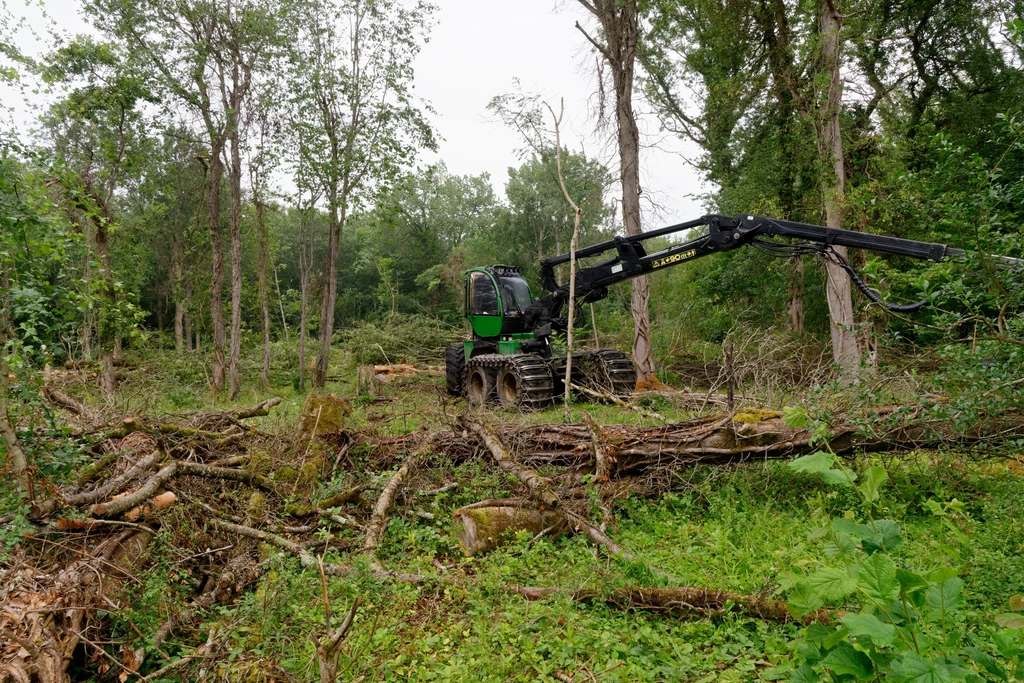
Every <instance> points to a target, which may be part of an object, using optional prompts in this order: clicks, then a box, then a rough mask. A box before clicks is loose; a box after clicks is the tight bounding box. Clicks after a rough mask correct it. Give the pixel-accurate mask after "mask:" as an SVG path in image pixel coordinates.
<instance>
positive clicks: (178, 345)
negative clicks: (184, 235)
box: [171, 235, 185, 353]
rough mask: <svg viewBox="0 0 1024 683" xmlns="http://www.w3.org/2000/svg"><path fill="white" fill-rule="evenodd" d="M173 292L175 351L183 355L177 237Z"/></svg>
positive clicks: (172, 270) (172, 274)
mask: <svg viewBox="0 0 1024 683" xmlns="http://www.w3.org/2000/svg"><path fill="white" fill-rule="evenodd" d="M171 291H172V292H173V293H174V350H175V351H176V352H177V353H181V351H182V348H183V347H184V346H185V327H184V320H183V317H184V315H185V306H184V305H183V304H182V301H181V292H182V288H181V241H180V240H179V239H178V236H177V235H175V237H174V239H173V240H172V241H171Z"/></svg>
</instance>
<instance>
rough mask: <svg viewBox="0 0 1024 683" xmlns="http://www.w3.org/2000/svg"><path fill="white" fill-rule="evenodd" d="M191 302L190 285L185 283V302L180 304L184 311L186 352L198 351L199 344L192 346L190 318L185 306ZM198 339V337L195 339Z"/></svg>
mask: <svg viewBox="0 0 1024 683" xmlns="http://www.w3.org/2000/svg"><path fill="white" fill-rule="evenodd" d="M191 301H192V283H191V282H187V283H185V301H183V302H182V308H183V309H184V313H183V316H182V317H183V318H184V323H185V350H186V351H198V350H199V344H198V343H196V345H195V346H193V345H192V316H191V315H189V313H188V308H187V306H188V305H189V302H191ZM197 339H198V337H197Z"/></svg>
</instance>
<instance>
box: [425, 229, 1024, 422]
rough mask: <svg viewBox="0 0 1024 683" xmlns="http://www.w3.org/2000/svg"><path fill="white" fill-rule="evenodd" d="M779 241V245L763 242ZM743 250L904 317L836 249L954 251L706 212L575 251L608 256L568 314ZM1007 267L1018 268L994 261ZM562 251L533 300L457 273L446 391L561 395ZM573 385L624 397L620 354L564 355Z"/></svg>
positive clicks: (630, 375)
mask: <svg viewBox="0 0 1024 683" xmlns="http://www.w3.org/2000/svg"><path fill="white" fill-rule="evenodd" d="M701 227H704V228H706V229H707V231H706V232H705V233H704V234H702V235H701V236H699V237H697V238H695V239H691V240H689V241H686V242H682V243H677V244H673V245H671V246H669V247H667V248H665V249H662V250H660V251H657V252H655V253H653V254H648V253H647V251H646V250H645V249H644V242H645V241H647V240H650V239H654V238H656V237H664V236H667V235H671V234H673V233H678V232H682V231H686V230H692V229H695V228H701ZM773 237H774V238H778V237H785V238H789V241H778V240H773V239H771V238H773ZM742 246H752V247H755V248H758V249H761V250H764V251H766V252H768V253H770V254H774V255H778V256H795V255H801V254H817V255H819V256H821V257H823V258H825V259H827V260H829V261H831V262H832V263H835V264H837V265H839V266H841V267H842V268H843V269H844V270H845V271H846V272H847V273H849V275H850V279H851V280H852V281H853V283H854V284H855V285H856V286H857V288H858V289H860V291H861V292H863V293H864V295H865V296H867V297H868V298H869V299H871V300H872V301H874V302H875V303H879V304H882V305H884V306H885V307H886V308H888V309H889V310H892V311H898V312H912V311H916V310H918V309H920V308H921V307H922V306H924V305H925V304H926V303H927V302H926V301H918V302H916V303H912V304H906V305H894V304H889V303H887V302H885V301H883V300H882V298H881V297H880V296H879V295H878V294H877V293H876V292H874V291H872V290H871V289H870V288H868V286H867V285H866V284H864V281H863V280H862V279H861V278H860V277H859V276H858V275H857V273H856V272H855V271H854V269H853V268H852V267H851V266H850V264H849V262H848V261H847V260H846V259H845V258H843V257H842V256H841V255H840V254H839V253H838V252H837V251H836V250H835V249H834V247H836V246H843V247H853V248H856V249H867V250H870V251H874V252H879V253H883V254H896V255H899V256H909V257H911V258H918V259H930V260H933V261H941V260H943V259H946V258H950V257H959V256H962V255H963V254H964V251H963V250H962V249H954V248H952V247H947V246H946V245H944V244H935V243H931V242H918V241H916V240H908V239H902V238H899V237H889V236H886V235H873V234H869V233H863V232H854V231H852V230H840V229H837V228H826V227H823V226H820V225H811V224H808V223H796V222H793V221H786V220H777V219H774V218H766V217H764V216H749V215H741V216H735V217H730V216H720V215H707V216H702V217H701V218H698V219H696V220H693V221H689V222H686V223H680V224H678V225H672V226H669V227H666V228H661V229H658V230H651V231H649V232H644V233H640V234H638V235H632V236H628V237H622V236H617V237H615V238H614V239H611V240H608V241H606V242H601V243H599V244H595V245H592V246H589V247H585V248H583V249H577V250H576V258H577V260H578V259H582V258H587V257H592V256H597V255H600V254H603V253H605V252H609V251H614V252H615V254H614V255H613V256H611V257H610V258H607V259H605V260H603V261H600V262H598V263H595V264H593V265H590V266H587V267H581V268H579V269H578V270H577V271H576V292H575V307H576V311H575V312H574V313H575V315H576V316H577V319H578V318H579V316H580V306H582V305H583V304H585V303H593V302H595V301H600V300H601V299H604V298H605V297H606V296H608V287H609V286H610V285H614V284H616V283H619V282H623V281H624V280H630V279H632V278H635V277H637V276H640V275H645V274H647V273H652V272H655V271H658V270H661V269H662V268H667V267H669V266H675V265H679V264H681V263H685V262H687V261H692V260H693V259H697V258H701V257H702V256H708V255H709V254H716V253H719V252H723V251H729V250H731V249H736V248H737V247H742ZM996 258H998V259H1000V260H1001V261H1004V262H1007V263H1009V264H1011V265H1014V266H1020V265H1024V261H1021V260H1019V259H1011V258H1007V257H996ZM570 259H571V255H570V254H562V255H560V256H554V257H552V258H547V259H544V260H543V261H541V264H540V265H541V284H542V285H543V287H544V288H545V289H546V290H547V291H548V292H549V293H548V294H547V295H545V296H543V297H540V298H539V299H534V298H533V296H532V294H531V293H530V287H529V285H528V284H527V282H526V280H525V278H523V276H522V273H521V270H520V269H519V268H516V267H511V266H485V267H482V268H473V269H471V270H469V271H467V272H466V300H465V306H466V318H467V319H468V320H469V323H470V325H471V326H472V328H473V336H472V339H470V340H468V341H466V342H463V343H461V344H453V345H451V346H449V347H447V349H446V350H445V376H446V386H447V390H448V393H449V394H451V395H453V396H464V397H465V398H466V399H467V400H469V401H470V402H471V403H474V404H483V403H490V402H498V403H500V404H501V405H505V406H517V407H523V408H530V407H539V406H542V405H544V404H546V403H548V402H550V401H551V400H552V399H554V398H556V397H558V396H560V395H562V394H563V392H564V384H563V381H564V378H565V367H566V358H565V356H560V355H555V354H554V353H553V349H552V344H551V335H552V333H553V332H565V330H566V329H567V327H568V322H569V318H568V316H569V314H570V313H569V312H568V311H567V308H568V305H569V284H568V283H565V284H559V283H558V281H557V279H556V277H555V267H556V266H558V265H560V264H563V263H568V262H569V260H570ZM571 372H572V376H571V381H572V383H573V384H576V385H579V386H585V387H589V388H593V389H596V390H599V391H602V392H605V393H610V394H612V395H614V396H617V397H619V398H626V397H628V396H629V395H630V394H631V393H632V392H633V389H634V387H635V385H636V379H637V376H636V370H635V368H634V367H633V362H632V360H631V359H630V357H629V356H628V355H627V354H625V353H622V352H621V351H617V350H613V349H597V350H588V351H582V352H580V351H577V352H574V353H573V355H572V370H571Z"/></svg>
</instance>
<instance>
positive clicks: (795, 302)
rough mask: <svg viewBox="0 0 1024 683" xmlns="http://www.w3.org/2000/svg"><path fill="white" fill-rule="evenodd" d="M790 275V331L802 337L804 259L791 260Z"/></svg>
mask: <svg viewBox="0 0 1024 683" xmlns="http://www.w3.org/2000/svg"><path fill="white" fill-rule="evenodd" d="M791 263H792V266H791V270H790V273H789V301H788V302H787V304H786V310H787V311H788V313H789V329H790V331H791V332H793V333H795V334H798V335H802V334H803V333H804V258H803V256H795V257H794V258H792V259H791Z"/></svg>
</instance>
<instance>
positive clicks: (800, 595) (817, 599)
mask: <svg viewBox="0 0 1024 683" xmlns="http://www.w3.org/2000/svg"><path fill="white" fill-rule="evenodd" d="M823 603H824V599H823V596H822V595H821V594H820V593H818V592H817V591H815V590H813V589H812V588H811V587H809V586H807V585H806V584H803V583H798V584H797V585H796V586H794V587H793V589H792V590H791V591H789V595H788V597H787V599H786V608H787V609H788V610H789V613H790V614H792V615H793V616H794V617H802V616H803V615H805V614H808V613H809V612H813V611H815V610H816V609H818V608H819V607H821V606H822V604H823Z"/></svg>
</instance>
